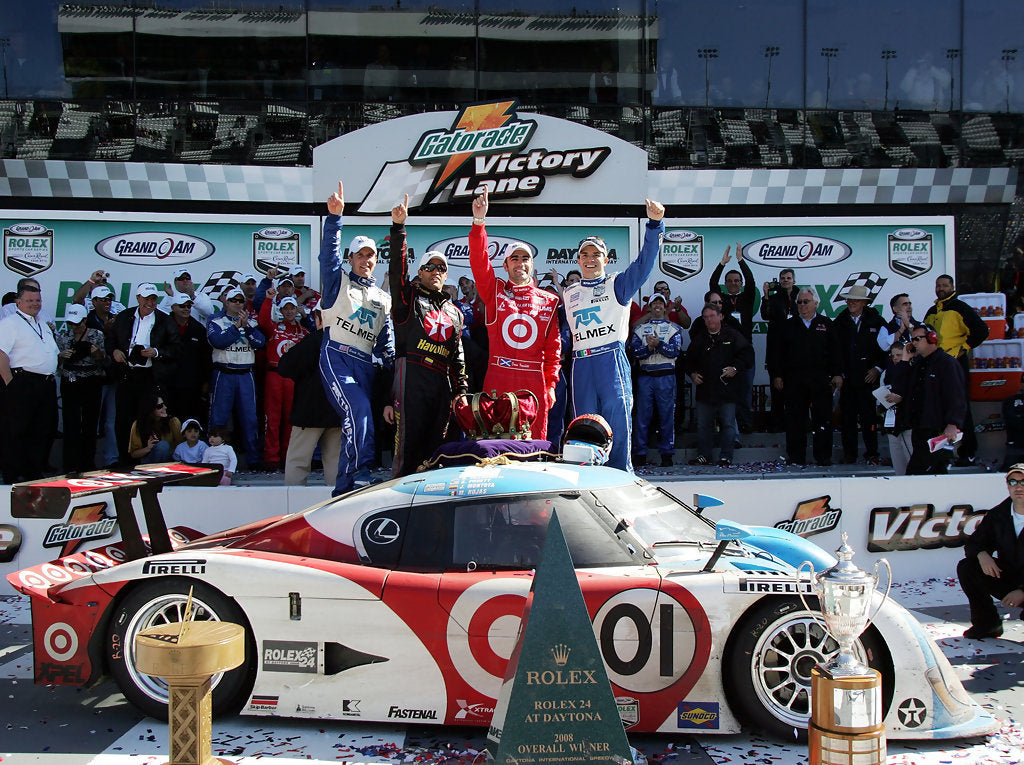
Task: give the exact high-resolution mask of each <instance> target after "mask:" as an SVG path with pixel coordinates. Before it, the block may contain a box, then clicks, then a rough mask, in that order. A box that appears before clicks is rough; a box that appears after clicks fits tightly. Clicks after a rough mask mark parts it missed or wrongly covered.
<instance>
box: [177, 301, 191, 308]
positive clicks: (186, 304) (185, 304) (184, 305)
mask: <svg viewBox="0 0 1024 765" xmlns="http://www.w3.org/2000/svg"><path fill="white" fill-rule="evenodd" d="M178 305H180V306H181V307H182V308H191V307H192V303H191V302H189V303H178Z"/></svg>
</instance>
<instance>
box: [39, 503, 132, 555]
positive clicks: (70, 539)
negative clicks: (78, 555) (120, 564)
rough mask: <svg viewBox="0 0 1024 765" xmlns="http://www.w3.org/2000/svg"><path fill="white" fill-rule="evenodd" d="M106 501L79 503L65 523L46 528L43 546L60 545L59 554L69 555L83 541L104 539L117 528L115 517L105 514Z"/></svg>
mask: <svg viewBox="0 0 1024 765" xmlns="http://www.w3.org/2000/svg"><path fill="white" fill-rule="evenodd" d="M106 509H107V503H106V502H96V503H92V504H88V505H79V506H78V507H76V508H75V509H74V510H72V511H71V516H70V517H69V518H68V520H67V522H66V523H57V524H54V525H53V526H50V528H48V529H47V530H46V535H45V536H44V537H43V547H62V549H61V552H60V555H61V557H62V558H63V557H64V556H65V555H71V553H73V552H74V551H75V550H77V549H78V548H79V546H81V544H82V543H83V542H88V541H89V540H90V539H105V538H106V537H109V536H112V535H113V534H114V532H115V531H116V530H117V518H114V517H112V516H109V515H107V513H106Z"/></svg>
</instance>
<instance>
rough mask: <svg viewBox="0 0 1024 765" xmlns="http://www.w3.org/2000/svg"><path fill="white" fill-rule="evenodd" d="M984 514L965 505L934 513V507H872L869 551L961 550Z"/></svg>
mask: <svg viewBox="0 0 1024 765" xmlns="http://www.w3.org/2000/svg"><path fill="white" fill-rule="evenodd" d="M984 517H985V511H984V510H982V511H979V512H975V511H974V507H973V506H971V505H968V504H960V505H952V506H951V507H950V508H949V509H948V510H938V509H936V507H935V505H929V504H920V505H904V506H902V507H874V508H872V509H871V514H870V520H869V526H868V551H869V552H895V551H900V550H933V549H935V548H938V547H961V546H962V545H963V544H964V540H965V539H967V537H969V536H970V535H971V534H972V533H974V530H975V529H976V528H977V527H978V524H979V523H981V519H982V518H984Z"/></svg>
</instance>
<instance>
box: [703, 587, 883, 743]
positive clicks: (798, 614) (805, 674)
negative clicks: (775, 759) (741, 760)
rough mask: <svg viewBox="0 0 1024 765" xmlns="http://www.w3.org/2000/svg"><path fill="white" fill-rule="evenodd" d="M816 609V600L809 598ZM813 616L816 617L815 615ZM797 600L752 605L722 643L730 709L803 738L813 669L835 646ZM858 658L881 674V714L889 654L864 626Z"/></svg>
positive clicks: (787, 736) (768, 728) (777, 732)
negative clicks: (725, 641)
mask: <svg viewBox="0 0 1024 765" xmlns="http://www.w3.org/2000/svg"><path fill="white" fill-rule="evenodd" d="M807 601H808V605H810V606H811V607H812V608H814V607H815V606H816V605H817V602H818V601H817V599H816V598H808V599H807ZM815 616H817V617H818V618H817V619H815ZM820 618H821V613H820V612H819V611H808V610H807V609H806V608H805V607H804V605H803V604H802V603H801V602H800V599H799V598H771V599H766V600H762V601H760V602H758V603H757V604H755V605H754V606H753V607H752V608H751V609H750V610H749V611H747V613H746V614H744V615H743V617H742V618H741V619H740V621H739V622H738V623H737V624H736V626H735V628H734V629H733V631H732V634H731V635H730V637H729V640H728V642H727V643H726V646H725V654H724V660H723V668H724V669H723V678H722V680H723V683H724V685H725V694H726V699H727V700H728V702H729V706H730V708H731V709H732V711H733V713H734V714H735V715H736V716H737V717H738V718H739V719H740V720H742V721H744V722H746V723H747V724H748V725H750V726H753V727H755V728H758V729H760V730H762V731H764V732H765V733H767V734H769V735H771V736H775V737H778V738H782V739H784V740H788V741H792V740H793V737H794V734H795V735H796V737H797V739H798V740H800V741H806V739H807V725H808V722H809V721H810V716H811V670H812V669H813V668H814V667H815V666H816V665H818V664H821V663H824V662H825V661H827V660H828V659H830V658H831V657H832V656H834V655H835V653H836V652H837V651H838V649H839V644H838V643H837V642H836V641H835V638H833V637H832V636H831V635H829V634H828V631H827V630H826V629H825V628H824V626H822V624H821V623H820ZM854 652H855V654H856V655H857V657H858V658H859V659H860V660H861V661H863V662H865V663H866V664H867V665H868V666H870V667H871V668H872V669H877V670H878V671H879V672H880V673H881V674H882V717H883V718H884V717H885V715H886V714H887V713H888V711H889V704H890V703H891V702H892V681H893V677H894V674H893V666H892V657H891V656H890V654H889V652H888V651H887V650H886V649H885V645H884V643H883V642H882V639H881V636H880V635H879V634H878V632H877V631H876V630H875V629H874V627H868V629H867V630H865V631H864V633H863V634H862V635H861V636H860V639H859V640H857V641H856V642H855V643H854Z"/></svg>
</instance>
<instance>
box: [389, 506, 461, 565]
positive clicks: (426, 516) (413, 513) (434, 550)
mask: <svg viewBox="0 0 1024 765" xmlns="http://www.w3.org/2000/svg"><path fill="white" fill-rule="evenodd" d="M452 515H453V509H452V506H451V505H450V504H448V503H446V502H445V503H440V504H436V505H420V506H418V507H413V508H412V510H410V511H409V523H408V532H407V534H406V539H405V544H404V545H402V554H401V558H400V560H399V564H398V565H399V567H400V568H403V569H407V570H410V571H446V570H448V569H450V568H451V567H452Z"/></svg>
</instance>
